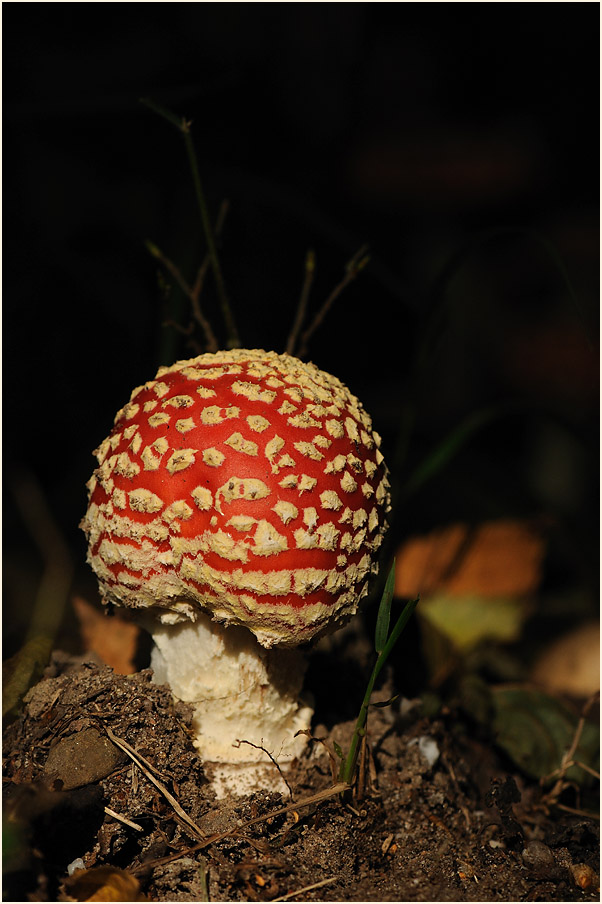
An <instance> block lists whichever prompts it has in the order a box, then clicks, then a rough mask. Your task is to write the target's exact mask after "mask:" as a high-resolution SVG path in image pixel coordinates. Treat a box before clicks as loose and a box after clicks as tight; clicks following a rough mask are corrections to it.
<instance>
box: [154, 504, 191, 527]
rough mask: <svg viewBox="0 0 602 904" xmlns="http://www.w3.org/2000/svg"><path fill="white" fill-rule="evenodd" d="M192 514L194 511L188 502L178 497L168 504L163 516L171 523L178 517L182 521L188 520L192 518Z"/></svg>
mask: <svg viewBox="0 0 602 904" xmlns="http://www.w3.org/2000/svg"><path fill="white" fill-rule="evenodd" d="M192 515H193V511H192V509H191V508H190V506H189V505H188V503H187V502H184V500H183V499H176V500H175V502H172V503H171V505H168V506H167V508H166V509H165V511H164V512H163V514H162V516H161V517H162V518H163V520H164V521H167V523H168V524H170V523H171V522H172V521H174V520H175V519H176V518H178V519H179V520H180V521H188V520H189V518H192Z"/></svg>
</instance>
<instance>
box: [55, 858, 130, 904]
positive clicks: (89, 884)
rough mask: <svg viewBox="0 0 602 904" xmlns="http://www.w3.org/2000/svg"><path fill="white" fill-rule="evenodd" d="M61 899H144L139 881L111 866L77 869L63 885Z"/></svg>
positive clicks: (124, 871)
mask: <svg viewBox="0 0 602 904" xmlns="http://www.w3.org/2000/svg"><path fill="white" fill-rule="evenodd" d="M61 898H62V900H63V901H146V900H147V898H146V897H145V896H144V895H143V894H142V893H141V892H140V883H139V882H138V880H137V879H136V878H135V877H134V876H132V875H131V874H130V873H128V872H126V870H123V869H117V868H116V867H113V866H97V867H94V868H93V869H87V870H86V869H78V870H76V871H75V872H74V873H73V875H72V876H70V877H69V878H68V879H67V880H66V881H65V883H64V885H63V892H62V895H61Z"/></svg>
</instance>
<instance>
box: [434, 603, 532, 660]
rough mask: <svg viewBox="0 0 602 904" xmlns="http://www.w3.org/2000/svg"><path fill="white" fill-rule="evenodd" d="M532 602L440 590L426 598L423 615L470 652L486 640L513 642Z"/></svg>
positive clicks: (518, 634) (456, 648)
mask: <svg viewBox="0 0 602 904" xmlns="http://www.w3.org/2000/svg"><path fill="white" fill-rule="evenodd" d="M528 614H529V606H528V605H525V603H524V602H523V600H521V599H513V598H512V597H486V596H457V597H456V596H452V595H451V594H447V593H438V594H436V595H435V596H431V597H429V598H428V599H425V600H423V601H422V603H421V605H420V609H419V617H420V618H421V619H426V620H427V621H428V622H429V623H430V624H431V625H432V626H433V627H434V628H436V629H437V630H438V631H439V632H440V633H441V634H443V635H444V636H445V637H446V638H447V639H448V640H449V641H451V644H452V646H453V648H454V649H455V650H457V651H459V652H460V653H464V652H467V651H468V650H470V649H472V648H473V647H475V646H477V644H479V643H480V642H481V641H483V640H494V641H497V642H498V643H511V642H512V641H515V640H518V638H519V637H520V632H521V628H522V626H523V623H524V621H525V619H526V617H527V615H528Z"/></svg>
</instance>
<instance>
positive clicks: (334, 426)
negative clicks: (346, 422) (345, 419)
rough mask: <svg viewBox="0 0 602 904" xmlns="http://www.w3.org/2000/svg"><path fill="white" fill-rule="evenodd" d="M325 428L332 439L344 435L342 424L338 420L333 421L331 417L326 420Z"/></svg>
mask: <svg viewBox="0 0 602 904" xmlns="http://www.w3.org/2000/svg"><path fill="white" fill-rule="evenodd" d="M325 426H326V430H327V431H328V433H330V435H331V436H332V437H334V439H341V437H343V436H344V435H345V431H344V429H343V425H342V424H341V422H340V421H335V420H334V418H331V419H330V420H329V421H326V425H325Z"/></svg>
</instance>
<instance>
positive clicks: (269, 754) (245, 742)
mask: <svg viewBox="0 0 602 904" xmlns="http://www.w3.org/2000/svg"><path fill="white" fill-rule="evenodd" d="M241 744H248V745H249V747H253V748H254V749H255V750H261V751H262V752H263V753H265V755H266V756H267V757H269V759H270V760H271V761H272V763H273V764H274V766H275V767H276V769H277V770H278V773H279V775H280V778H281V779H282V781H283V782H284V784H285V785H286V787H287V788H288V793H289V795H290V798H291V800H292V799H293V789H292V788H291V786H290V785H289V783H288V782H287V780H286V776H285V774H284V772H283V771H282V769H281V768H280V766H279V764H278V761H277V760H276V759H275V758H274V757H273V756H272V754H271V753H270V751H269V750H267V748H265V747H263V746H262V745H261V744H254V743H253V742H252V741H245V740H244V739H243V740H239V739H238V738H237V739H236V741H235V742H234V744H233V746H234V747H240V745H241Z"/></svg>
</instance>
